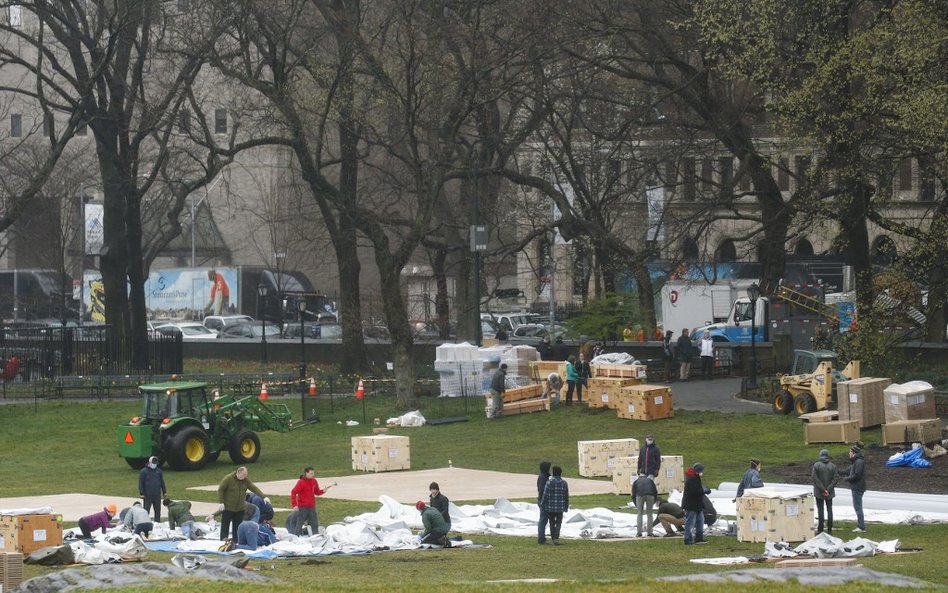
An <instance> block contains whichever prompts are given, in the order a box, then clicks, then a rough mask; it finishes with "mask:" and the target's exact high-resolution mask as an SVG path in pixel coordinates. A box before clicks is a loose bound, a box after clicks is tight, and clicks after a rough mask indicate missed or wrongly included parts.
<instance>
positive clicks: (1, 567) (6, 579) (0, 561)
mask: <svg viewBox="0 0 948 593" xmlns="http://www.w3.org/2000/svg"><path fill="white" fill-rule="evenodd" d="M22 582H23V554H15V553H10V552H0V593H3V592H4V591H11V590H12V589H13V588H14V587H19V586H20V583H22Z"/></svg>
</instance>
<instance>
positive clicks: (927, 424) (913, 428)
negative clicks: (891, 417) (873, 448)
mask: <svg viewBox="0 0 948 593" xmlns="http://www.w3.org/2000/svg"><path fill="white" fill-rule="evenodd" d="M939 440H941V419H939V418H929V419H928V420H903V421H900V422H889V423H886V424H883V425H882V444H883V445H892V444H901V443H905V444H909V443H922V444H928V443H932V442H934V441H939Z"/></svg>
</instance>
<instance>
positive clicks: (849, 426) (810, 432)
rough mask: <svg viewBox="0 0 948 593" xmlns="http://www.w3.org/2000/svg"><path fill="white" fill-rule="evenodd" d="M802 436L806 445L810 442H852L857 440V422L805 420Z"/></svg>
mask: <svg viewBox="0 0 948 593" xmlns="http://www.w3.org/2000/svg"><path fill="white" fill-rule="evenodd" d="M803 438H804V440H805V441H806V444H807V445H809V444H811V443H853V442H855V441H858V440H859V423H858V422H857V421H855V420H833V421H831V422H807V423H806V424H804V425H803Z"/></svg>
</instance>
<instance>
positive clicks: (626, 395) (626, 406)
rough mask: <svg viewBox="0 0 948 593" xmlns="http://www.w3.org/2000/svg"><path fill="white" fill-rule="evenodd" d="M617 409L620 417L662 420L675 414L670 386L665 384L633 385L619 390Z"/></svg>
mask: <svg viewBox="0 0 948 593" xmlns="http://www.w3.org/2000/svg"><path fill="white" fill-rule="evenodd" d="M616 411H617V414H618V416H619V418H629V419H632V420H645V421H649V420H661V419H663V418H671V417H673V416H674V415H675V407H674V404H673V402H672V392H671V388H670V387H665V386H664V385H648V384H645V385H632V386H629V387H623V388H622V389H621V390H620V391H619V400H618V402H617V406H616Z"/></svg>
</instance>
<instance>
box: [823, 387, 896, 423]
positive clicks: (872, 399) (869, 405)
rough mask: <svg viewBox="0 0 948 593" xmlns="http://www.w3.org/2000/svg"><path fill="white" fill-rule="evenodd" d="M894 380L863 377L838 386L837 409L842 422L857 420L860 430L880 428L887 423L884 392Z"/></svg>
mask: <svg viewBox="0 0 948 593" xmlns="http://www.w3.org/2000/svg"><path fill="white" fill-rule="evenodd" d="M891 384H892V379H884V378H877V377H862V378H861V379H852V380H851V381H841V382H839V383H837V384H836V407H837V409H838V410H839V419H840V420H855V421H856V422H858V423H859V428H869V427H872V426H879V425H880V424H882V423H883V422H885V406H884V405H883V391H884V390H885V388H886V387H888V386H889V385H891Z"/></svg>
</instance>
